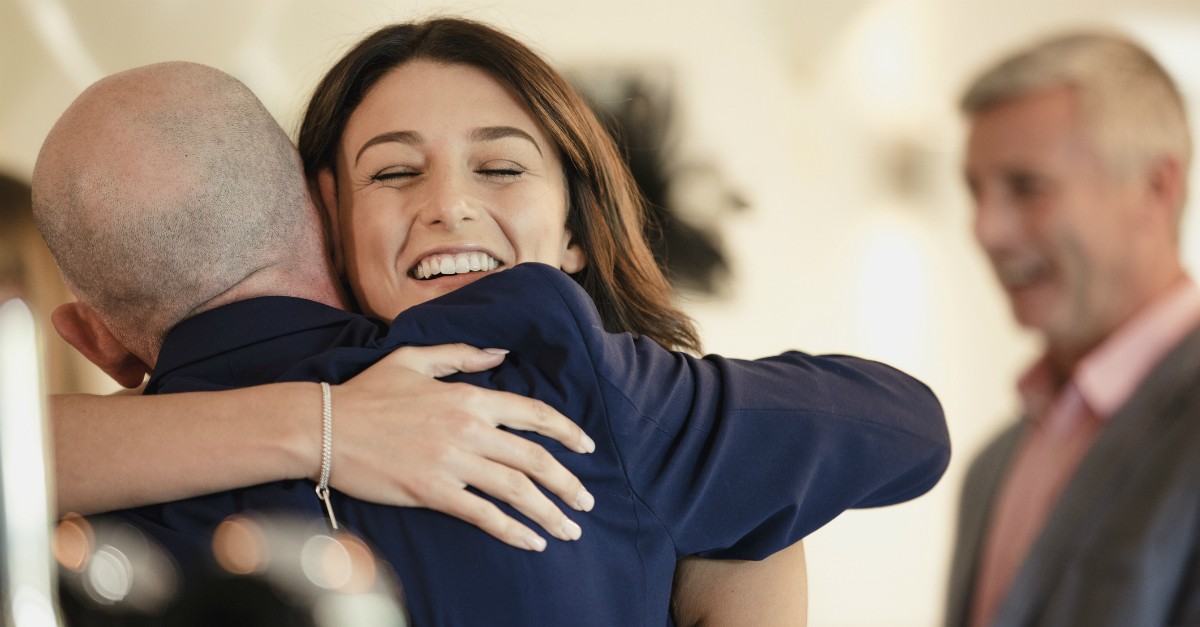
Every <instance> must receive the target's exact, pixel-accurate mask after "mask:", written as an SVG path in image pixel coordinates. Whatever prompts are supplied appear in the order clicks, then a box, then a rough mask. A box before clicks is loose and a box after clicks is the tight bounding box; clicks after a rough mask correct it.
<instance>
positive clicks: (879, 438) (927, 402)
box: [122, 264, 950, 627]
mask: <svg viewBox="0 0 1200 627" xmlns="http://www.w3.org/2000/svg"><path fill="white" fill-rule="evenodd" d="M450 342H465V343H467V344H471V345H474V346H481V347H497V348H507V349H510V350H511V353H510V354H509V355H507V356H506V358H505V360H504V363H503V364H502V365H501V366H499V367H497V368H495V369H493V370H490V371H487V372H484V373H475V374H459V375H454V376H452V377H448V379H449V380H455V381H465V382H468V383H472V384H475V385H480V386H484V387H488V388H494V389H500V390H507V391H510V392H515V393H519V394H523V395H527V396H532V397H535V398H538V399H541V400H542V401H545V402H546V403H548V404H550V405H551V406H553V407H554V408H555V409H557V410H558V411H560V412H562V413H563V414H564V415H566V416H568V417H570V418H572V419H574V420H576V421H577V422H578V423H579V424H580V425H581V426H582V427H583V429H584V430H585V431H586V432H587V433H588V434H589V435H590V436H591V437H592V438H593V439H594V440H595V441H596V446H597V448H596V451H595V452H594V453H592V454H589V455H581V454H577V453H574V452H571V451H569V450H568V449H566V448H565V447H564V446H562V445H561V444H559V443H557V442H554V441H552V440H549V439H548V438H544V437H541V436H538V435H536V434H526V433H522V435H523V436H526V437H528V438H530V439H532V440H534V441H536V442H537V443H539V444H541V445H543V446H545V447H546V448H547V449H548V450H549V451H550V452H551V453H552V454H554V456H555V457H556V458H558V459H559V460H560V461H561V462H562V463H563V465H564V466H566V467H567V468H568V469H569V470H571V472H573V473H575V475H576V476H578V477H579V479H580V480H581V481H582V482H583V484H584V485H585V486H587V488H588V490H589V491H591V492H592V494H593V495H594V496H595V497H596V505H595V508H594V509H593V511H591V512H589V513H572V514H571V517H572V518H573V519H574V520H576V521H577V522H578V523H579V525H580V526H581V527H582V528H583V537H582V538H581V539H580V540H578V541H575V542H561V541H557V540H554V539H552V538H551V539H550V543H549V546H548V547H547V548H546V550H545V551H544V552H542V553H533V552H527V551H522V550H519V549H515V548H512V547H509V546H507V545H505V544H503V543H501V542H499V541H498V540H495V539H494V538H491V537H490V536H488V535H486V534H484V533H483V532H482V531H480V530H479V529H477V528H475V527H472V526H471V525H469V524H467V523H464V522H462V521H460V520H458V519H455V518H452V517H450V516H447V515H444V514H440V513H438V512H434V511H430V510H425V509H416V508H400V507H390V506H382V505H377V504H373V503H367V502H363V501H359V500H356V499H353V498H351V497H348V496H346V495H343V494H339V493H336V492H335V493H334V494H333V496H332V499H333V505H334V507H335V509H336V512H337V518H338V522H339V523H341V524H343V525H344V526H346V527H347V528H349V529H350V530H352V531H354V532H355V533H357V534H358V535H359V536H361V537H363V538H364V539H365V540H366V541H367V542H368V543H370V544H372V545H373V546H374V548H375V549H376V550H377V551H378V553H379V554H380V555H381V556H382V558H383V559H385V560H386V561H387V562H389V563H390V564H391V565H392V566H393V567H394V568H395V570H396V573H397V575H398V576H399V578H400V580H401V582H402V584H403V586H404V590H405V595H406V601H407V603H408V607H409V611H410V612H411V616H412V619H413V623H414V624H415V625H418V626H429V625H514V626H515V625H540V626H543V625H596V626H597V627H611V626H614V625H646V626H654V627H661V626H663V625H670V624H672V620H671V617H670V613H669V602H670V594H671V585H672V578H673V576H674V572H675V566H676V562H677V560H678V559H679V558H681V557H683V556H687V555H700V556H704V557H714V558H732V559H761V558H763V557H765V556H767V555H770V554H771V553H773V552H775V551H778V550H780V549H782V548H784V547H787V546H789V545H791V544H793V543H795V542H796V541H798V540H800V539H801V538H803V537H804V536H806V535H807V534H809V533H811V532H812V531H813V530H815V529H817V528H818V527H820V526H822V525H823V524H825V523H826V522H828V521H829V520H831V519H832V518H834V517H835V516H837V515H838V514H839V513H841V512H842V511H844V510H845V509H847V508H851V507H872V506H879V505H887V504H891V503H898V502H901V501H904V500H907V499H911V498H913V497H916V496H918V495H920V494H922V493H924V492H925V491H927V490H928V489H929V488H931V487H932V486H933V485H934V484H935V483H936V482H937V480H938V479H939V478H940V477H941V475H942V473H943V471H944V470H945V468H946V464H947V462H948V459H949V450H950V448H949V438H948V435H947V432H946V425H945V420H944V417H943V415H942V410H941V407H940V405H939V404H938V402H937V399H936V398H935V397H934V395H933V394H932V393H931V392H930V391H929V389H928V388H927V387H925V386H924V385H923V384H921V383H920V382H918V381H916V380H915V379H913V378H911V377H909V376H907V375H905V374H903V373H901V372H899V371H897V370H895V369H893V368H890V367H888V366H885V365H883V364H879V363H876V362H871V361H866V360H861V359H856V358H853V357H845V356H823V357H814V356H810V355H806V354H803V353H796V352H790V353H785V354H783V355H779V356H777V357H771V358H767V359H760V360H756V361H742V360H735V359H725V358H722V357H718V356H708V357H705V358H703V359H700V358H695V357H692V356H689V355H685V354H682V353H677V352H671V351H667V350H665V349H663V348H662V347H661V346H659V345H658V344H655V343H654V342H652V341H650V340H648V339H645V338H635V337H633V336H632V335H630V334H627V333H607V332H605V331H604V330H603V327H602V325H601V321H600V318H599V315H598V313H597V311H596V308H595V306H594V304H593V303H592V301H591V299H590V298H589V297H588V296H587V294H586V293H585V292H584V291H583V290H582V289H581V288H580V287H579V286H578V285H577V284H576V283H575V282H574V281H572V280H571V279H570V278H569V277H568V276H567V275H565V274H564V273H562V272H561V271H559V270H557V269H554V268H551V267H549V266H543V265H540V264H524V265H521V266H518V267H515V268H512V269H510V270H507V271H505V272H500V273H497V274H495V275H492V276H489V277H485V278H483V279H480V280H479V281H476V282H475V283H473V284H471V285H468V286H466V287H464V288H462V289H459V290H456V291H455V292H452V293H450V294H448V295H446V296H444V297H442V298H439V299H436V300H434V301H430V302H429V303H426V304H423V305H420V306H418V307H414V308H412V309H409V310H407V311H405V312H404V313H402V314H401V315H400V316H399V317H398V318H396V320H395V321H394V322H393V323H392V324H391V325H390V326H388V325H384V324H382V323H379V322H377V321H374V320H371V319H369V318H366V317H364V316H361V315H357V314H352V313H348V312H344V311H339V310H336V309H332V308H329V307H326V306H324V305H320V304H317V303H313V302H310V301H305V300H300V299H294V298H285V297H267V298H256V299H252V300H247V301H242V302H238V303H234V304H231V305H227V306H224V307H221V308H218V309H215V310H212V311H208V312H205V313H202V314H199V315H197V316H195V317H193V318H191V319H189V320H186V321H184V322H183V323H181V324H180V325H179V326H178V327H176V328H175V329H174V330H172V331H171V333H170V334H169V335H168V337H167V339H166V342H165V343H164V345H163V348H162V351H161V354H160V356H159V360H158V364H157V367H156V369H155V372H154V376H153V377H152V378H151V380H150V383H149V385H148V387H147V393H169V392H183V391H194V390H217V389H228V388H238V387H245V386H251V385H257V384H261V383H267V382H272V381H329V382H341V381H344V380H346V379H348V378H350V377H352V376H353V375H354V374H356V373H358V372H360V371H361V370H362V369H364V368H366V367H367V366H369V365H370V364H372V363H374V362H375V361H377V360H379V359H380V358H382V357H383V356H384V355H385V354H387V353H388V352H389V351H391V350H394V349H395V348H397V347H400V346H405V345H431V344H444V343H450ZM315 411H316V408H314V412H315ZM334 414H335V418H334V420H335V422H336V420H337V417H336V414H337V407H336V406H335V407H334ZM314 415H315V414H314ZM252 419H253V417H252V416H247V420H252ZM314 420H315V419H314ZM315 425H316V423H315V422H314V428H316V426H315ZM335 446H336V442H335ZM333 472H334V473H336V472H337V468H334V469H333ZM551 498H552V499H555V497H553V496H551ZM497 505H498V506H499V507H501V508H502V509H504V511H505V512H507V513H509V514H510V515H513V516H514V517H517V518H518V519H521V520H523V521H524V522H526V523H527V524H530V525H531V526H533V523H531V522H529V521H527V520H525V519H524V518H523V517H522V516H521V515H520V514H519V513H517V512H515V510H513V509H512V508H510V507H508V506H507V505H504V504H502V503H498V502H497ZM562 508H563V510H564V511H567V512H570V511H572V510H570V509H569V508H568V507H567V506H565V505H562ZM247 509H250V510H256V511H260V512H284V511H286V512H289V513H293V514H294V513H299V514H301V515H304V516H311V517H313V518H320V517H322V516H323V513H322V509H321V505H320V504H319V502H318V501H317V499H316V497H315V495H314V493H313V484H312V483H311V482H309V481H283V482H276V483H270V484H266V485H261V486H255V487H251V488H245V489H240V490H232V491H228V492H222V493H218V494H213V495H209V496H204V497H199V498H193V499H187V500H183V501H176V502H172V503H167V504H163V505H157V506H151V507H144V508H139V509H137V510H128V511H126V512H124V513H122V516H123V517H125V518H126V519H128V520H130V521H132V522H134V523H135V524H137V525H138V526H139V527H141V528H142V529H144V530H146V531H147V532H149V533H150V534H151V535H153V536H154V537H156V538H157V539H158V540H159V541H161V542H162V543H163V544H164V545H165V546H166V547H167V548H168V549H169V550H170V551H171V552H173V553H174V554H176V555H177V556H179V557H180V559H181V562H182V563H183V564H185V565H187V564H196V563H197V561H196V560H197V559H199V557H198V556H200V555H206V554H207V551H208V549H207V547H208V546H209V544H208V541H209V537H210V535H211V532H212V530H213V529H214V528H215V526H216V525H217V524H218V523H219V522H220V521H221V520H222V519H223V518H225V517H226V516H228V515H230V514H233V513H235V512H239V511H243V510H247Z"/></svg>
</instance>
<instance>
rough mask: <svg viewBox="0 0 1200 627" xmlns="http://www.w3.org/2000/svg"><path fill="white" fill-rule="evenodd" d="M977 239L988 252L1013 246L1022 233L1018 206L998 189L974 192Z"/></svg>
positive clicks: (999, 250)
mask: <svg viewBox="0 0 1200 627" xmlns="http://www.w3.org/2000/svg"><path fill="white" fill-rule="evenodd" d="M974 205H975V207H974V208H975V214H974V233H975V241H976V242H978V243H979V245H980V246H981V247H983V249H984V250H986V251H988V252H1001V251H1004V250H1006V249H1009V248H1011V247H1012V246H1013V245H1014V244H1015V243H1016V240H1017V238H1018V237H1019V235H1020V232H1021V228H1020V216H1019V215H1018V211H1017V208H1016V207H1014V206H1013V204H1012V203H1011V202H1010V201H1009V200H1007V199H1006V198H1005V197H1004V194H1002V193H1000V192H998V191H996V190H986V189H984V190H977V191H976V192H975V193H974Z"/></svg>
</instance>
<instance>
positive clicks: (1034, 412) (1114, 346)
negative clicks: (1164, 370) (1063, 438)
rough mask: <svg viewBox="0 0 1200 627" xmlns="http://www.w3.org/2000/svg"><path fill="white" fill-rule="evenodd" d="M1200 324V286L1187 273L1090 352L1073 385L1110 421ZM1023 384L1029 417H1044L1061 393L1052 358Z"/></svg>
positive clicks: (1040, 364) (1037, 364)
mask: <svg viewBox="0 0 1200 627" xmlns="http://www.w3.org/2000/svg"><path fill="white" fill-rule="evenodd" d="M1197 324H1200V289H1198V288H1197V286H1196V284H1195V282H1193V281H1192V280H1191V279H1190V278H1188V277H1184V278H1183V279H1181V280H1180V281H1179V282H1178V283H1177V284H1176V285H1175V286H1174V287H1173V288H1171V289H1170V290H1169V291H1168V292H1166V293H1165V294H1163V295H1162V296H1160V297H1159V298H1157V299H1155V300H1154V301H1153V302H1151V303H1150V304H1149V305H1148V306H1146V307H1144V308H1143V309H1142V311H1140V312H1139V313H1137V314H1136V315H1134V317H1133V318H1131V319H1130V320H1128V321H1127V322H1126V323H1125V324H1123V325H1121V327H1119V328H1118V329H1117V330H1116V331H1115V332H1113V333H1112V334H1111V335H1109V336H1108V338H1107V339H1105V340H1104V341H1103V342H1102V343H1101V344H1100V345H1099V346H1097V347H1096V348H1094V349H1093V350H1092V351H1091V352H1089V353H1088V354H1087V355H1084V357H1083V359H1081V360H1080V361H1079V364H1078V365H1077V366H1076V368H1075V371H1074V372H1073V373H1072V375H1071V380H1070V381H1069V382H1068V385H1070V386H1074V387H1075V388H1076V389H1077V390H1078V392H1079V394H1080V395H1081V396H1082V397H1083V400H1084V401H1085V402H1086V403H1087V405H1088V408H1089V409H1091V411H1092V412H1093V413H1094V414H1095V415H1096V417H1097V418H1099V419H1101V420H1105V419H1107V418H1109V417H1110V416H1112V415H1113V414H1114V413H1115V412H1116V411H1117V409H1119V408H1120V407H1121V405H1123V404H1125V402H1126V401H1127V400H1129V397H1130V396H1132V395H1133V392H1134V390H1135V389H1136V388H1137V386H1138V384H1139V383H1141V381H1142V379H1144V378H1145V377H1146V375H1148V374H1149V373H1150V370H1151V369H1152V368H1153V367H1154V365H1155V364H1157V363H1158V362H1159V361H1160V360H1161V359H1162V358H1163V357H1164V356H1165V355H1166V354H1167V352H1168V351H1170V350H1171V348H1172V347H1173V346H1175V345H1176V344H1178V343H1179V341H1180V340H1181V339H1183V336H1184V335H1186V334H1187V333H1188V331H1190V330H1191V329H1193V328H1195V327H1196V325H1197ZM1017 387H1018V390H1019V391H1020V393H1021V396H1022V399H1023V400H1024V402H1025V410H1026V415H1027V416H1029V417H1030V418H1031V419H1033V420H1040V419H1042V417H1044V416H1045V415H1046V413H1047V411H1048V410H1049V408H1050V406H1051V404H1052V403H1053V402H1054V401H1055V399H1056V398H1057V397H1058V396H1059V395H1060V394H1061V390H1057V389H1056V388H1055V385H1054V378H1053V376H1052V374H1051V369H1050V362H1049V358H1048V356H1043V357H1042V358H1041V359H1039V360H1038V361H1037V362H1035V363H1034V364H1033V366H1032V367H1030V369H1029V370H1028V371H1027V372H1026V373H1025V375H1024V376H1023V377H1021V379H1020V381H1019V382H1018V384H1017ZM1063 389H1066V386H1064V388H1063Z"/></svg>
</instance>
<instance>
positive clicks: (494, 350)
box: [483, 348, 508, 355]
mask: <svg viewBox="0 0 1200 627" xmlns="http://www.w3.org/2000/svg"><path fill="white" fill-rule="evenodd" d="M483 352H485V353H491V354H493V355H507V354H508V349H506V348H485V349H483Z"/></svg>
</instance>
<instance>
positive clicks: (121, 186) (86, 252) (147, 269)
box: [33, 63, 313, 353]
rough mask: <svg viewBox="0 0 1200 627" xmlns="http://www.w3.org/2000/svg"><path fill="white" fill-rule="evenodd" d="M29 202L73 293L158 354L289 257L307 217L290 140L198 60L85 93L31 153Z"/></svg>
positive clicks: (241, 89) (230, 82)
mask: <svg viewBox="0 0 1200 627" xmlns="http://www.w3.org/2000/svg"><path fill="white" fill-rule="evenodd" d="M33 205H34V214H35V217H36V219H37V224H38V229H39V230H40V231H41V233H42V236H43V237H44V238H45V240H46V243H47V244H48V245H49V247H50V250H51V251H52V252H53V254H54V257H55V260H56V261H57V262H58V265H59V268H60V269H61V271H62V274H63V278H64V279H66V281H67V282H68V283H69V284H70V285H71V286H72V288H73V289H74V291H75V292H76V294H77V295H78V296H79V297H80V299H81V300H83V301H84V302H87V303H88V304H89V305H90V306H92V308H93V309H95V310H96V311H97V312H99V313H100V315H101V316H102V318H104V319H105V321H106V322H107V323H108V324H109V326H110V328H112V330H113V331H114V333H118V331H122V330H123V331H125V333H126V337H123V338H121V339H125V340H127V342H134V343H136V344H137V345H138V347H140V348H142V349H144V350H151V351H152V352H153V353H157V349H158V346H159V345H161V341H162V338H163V336H165V334H166V332H167V331H168V330H169V329H170V328H171V327H172V326H174V324H176V323H177V322H179V321H180V320H182V319H184V318H186V317H187V316H189V315H190V314H191V313H194V311H195V310H196V309H197V308H198V307H200V306H201V305H202V304H204V303H205V302H207V301H209V300H211V299H213V298H214V297H216V296H218V295H220V294H222V293H224V292H226V291H228V290H230V289H231V288H233V287H234V286H236V285H237V284H238V283H240V282H241V281H243V280H244V279H245V278H247V277H248V276H250V275H251V274H254V273H255V272H258V271H259V270H262V269H264V268H267V267H271V266H273V265H276V264H279V263H281V262H282V261H285V260H287V258H288V251H289V249H292V248H293V247H295V246H296V245H297V243H298V242H299V241H301V240H303V238H305V237H311V235H309V234H308V233H307V231H308V230H309V229H310V227H311V225H312V224H313V223H312V221H311V218H312V216H311V215H309V214H310V213H311V212H312V211H313V208H312V205H311V202H310V201H309V199H308V195H307V191H306V184H305V182H304V178H303V175H302V170H301V166H300V162H299V157H298V155H297V153H296V150H295V148H294V147H293V145H292V143H291V141H290V140H289V139H288V137H287V136H286V134H284V132H283V130H282V129H280V128H279V125H278V124H277V123H276V122H275V120H274V118H272V117H271V115H270V113H269V112H267V110H266V109H265V108H264V107H263V105H262V103H261V102H259V100H258V98H256V97H255V96H254V94H253V93H252V92H251V91H250V90H249V89H248V88H247V87H246V86H245V85H243V84H242V83H241V82H239V81H237V80H236V79H234V78H233V77H231V76H229V75H227V74H224V73H222V72H220V71H218V70H216V69H213V68H210V67H207V66H203V65H197V64H193V63H163V64H157V65H151V66H146V67H142V68H137V69H134V70H129V71H127V72H122V73H119V74H116V75H113V76H110V77H108V78H106V79H103V80H101V81H99V82H98V83H96V84H95V85H93V86H92V87H90V88H88V89H87V90H86V91H85V92H84V93H83V94H82V95H81V96H80V97H79V98H78V99H77V100H76V101H75V103H73V104H72V105H71V107H70V108H68V110H67V112H66V113H64V114H63V116H62V118H61V119H60V120H59V121H58V123H57V124H56V125H55V127H54V129H53V130H52V131H51V132H50V135H49V136H48V137H47V139H46V142H45V144H44V145H43V147H42V151H41V153H40V154H39V155H38V161H37V165H36V166H35V169H34V178H33ZM131 348H132V347H131Z"/></svg>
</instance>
